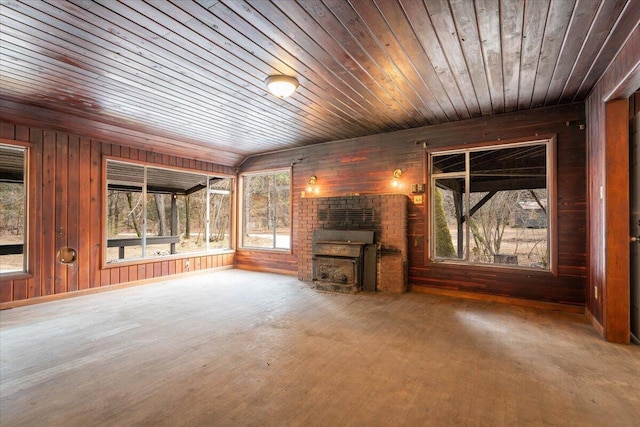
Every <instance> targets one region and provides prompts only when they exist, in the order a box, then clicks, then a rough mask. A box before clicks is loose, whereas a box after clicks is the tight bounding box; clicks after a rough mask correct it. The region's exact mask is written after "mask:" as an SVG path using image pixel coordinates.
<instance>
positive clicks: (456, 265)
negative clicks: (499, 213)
mask: <svg viewBox="0 0 640 427" xmlns="http://www.w3.org/2000/svg"><path fill="white" fill-rule="evenodd" d="M425 267H429V268H444V269H463V270H475V271H478V270H480V271H487V272H500V273H521V274H526V275H528V276H540V277H557V276H558V274H557V272H556V271H554V269H553V268H552V269H549V270H543V269H540V268H534V267H523V266H518V265H508V264H471V263H467V262H456V261H451V260H446V261H444V260H443V261H433V260H429V261H428V262H427V263H426V265H425Z"/></svg>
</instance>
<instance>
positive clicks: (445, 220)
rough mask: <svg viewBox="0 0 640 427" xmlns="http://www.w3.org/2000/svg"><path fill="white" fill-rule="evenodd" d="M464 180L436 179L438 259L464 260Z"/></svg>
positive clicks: (436, 248)
mask: <svg viewBox="0 0 640 427" xmlns="http://www.w3.org/2000/svg"><path fill="white" fill-rule="evenodd" d="M464 199H465V197H464V178H463V177H460V178H450V179H436V181H435V190H434V195H433V203H434V205H433V216H434V224H433V228H434V229H433V233H434V250H435V257H436V258H455V259H462V258H464V242H465V241H466V239H465V232H466V231H465V230H466V227H465V224H464V218H463V217H462V215H463V213H464V212H465V203H464Z"/></svg>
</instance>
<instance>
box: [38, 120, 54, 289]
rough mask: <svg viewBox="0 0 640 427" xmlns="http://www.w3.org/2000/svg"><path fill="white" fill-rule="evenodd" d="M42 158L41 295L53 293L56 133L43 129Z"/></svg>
mask: <svg viewBox="0 0 640 427" xmlns="http://www.w3.org/2000/svg"><path fill="white" fill-rule="evenodd" d="M42 145H43V147H42V148H43V159H42V258H41V259H40V261H39V262H41V263H42V295H51V294H53V293H54V291H55V288H54V274H55V256H56V253H55V245H56V236H55V231H56V229H55V224H56V221H55V219H56V218H55V212H56V194H55V172H56V171H55V166H56V135H55V132H51V131H44V141H43V143H42Z"/></svg>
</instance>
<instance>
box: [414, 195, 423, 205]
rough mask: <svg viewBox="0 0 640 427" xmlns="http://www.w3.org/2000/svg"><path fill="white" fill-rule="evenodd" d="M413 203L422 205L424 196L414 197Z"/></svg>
mask: <svg viewBox="0 0 640 427" xmlns="http://www.w3.org/2000/svg"><path fill="white" fill-rule="evenodd" d="M413 203H414V204H416V205H421V204H422V196H421V195H420V196H413Z"/></svg>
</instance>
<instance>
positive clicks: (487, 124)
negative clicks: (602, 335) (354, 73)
mask: <svg viewBox="0 0 640 427" xmlns="http://www.w3.org/2000/svg"><path fill="white" fill-rule="evenodd" d="M580 125H584V105H583V104H572V105H568V106H560V107H550V108H543V109H538V110H529V111H525V112H518V113H510V114H504V115H499V116H493V117H485V118H479V119H472V120H465V121H461V122H457V123H447V124H443V125H436V126H428V127H422V128H417V129H411V130H407V131H400V132H393V133H387V134H379V135H374V136H370V137H364V138H356V139H352V140H346V141H338V142H335V143H328V144H322V145H319V146H309V147H306V148H301V149H295V150H289V151H283V152H279V153H272V154H267V155H262V156H255V157H252V158H250V159H248V160H247V161H246V162H245V163H244V164H243V165H242V168H241V171H242V172H247V171H256V170H261V169H270V168H277V167H286V166H289V165H291V164H293V165H294V166H293V196H294V197H293V204H294V209H293V222H294V224H297V222H298V209H297V206H298V203H299V200H300V197H302V191H304V188H305V186H306V184H307V182H308V180H309V177H310V176H311V175H316V176H317V177H318V181H317V186H318V187H319V189H320V196H341V195H344V194H353V193H360V194H371V193H373V194H383V193H393V192H401V193H403V194H410V185H411V184H415V183H424V182H425V171H424V159H425V154H424V148H423V143H427V144H428V146H429V147H438V148H445V147H453V146H460V145H462V144H473V143H479V142H490V141H500V140H508V139H513V138H523V137H530V138H532V139H535V138H536V136H538V135H550V134H555V135H557V169H558V176H557V182H558V235H557V236H556V238H557V241H558V248H559V254H558V274H557V276H554V275H552V274H551V273H544V272H532V271H505V270H504V269H501V270H498V269H491V268H486V267H485V268H479V267H474V266H462V267H461V266H455V267H454V266H451V265H442V264H438V265H434V264H429V263H427V262H426V261H425V244H426V240H425V224H426V220H427V218H426V209H425V206H426V204H425V203H423V204H420V205H415V204H412V205H411V206H410V210H409V224H408V240H409V283H410V285H411V286H412V287H413V289H414V290H417V289H419V288H430V289H439V290H446V291H455V292H475V293H482V294H489V295H496V296H505V297H514V298H525V299H531V300H538V301H546V302H556V303H566V304H573V305H583V304H585V298H586V277H587V269H586V178H585V177H586V172H585V152H586V150H585V131H584V130H581V129H580ZM396 168H401V169H402V170H403V175H402V183H403V187H402V188H401V189H399V190H397V189H394V188H393V187H392V186H391V179H392V172H393V170H394V169H396ZM297 232H298V231H297V228H296V226H294V229H293V233H294V236H293V242H294V247H293V251H292V253H291V254H278V253H273V252H258V251H254V252H252V253H251V254H250V256H244V255H239V256H238V258H237V264H238V266H243V265H244V264H245V263H250V264H249V266H250V267H251V268H253V269H256V268H260V266H262V265H263V266H264V267H265V268H267V269H268V268H271V267H273V266H276V265H277V266H279V268H281V269H288V270H289V271H290V272H291V273H295V268H296V264H295V259H296V254H297V250H298V248H297V247H296V242H297V241H298V238H297ZM239 254H243V252H242V251H239ZM279 260H280V261H281V263H279Z"/></svg>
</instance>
